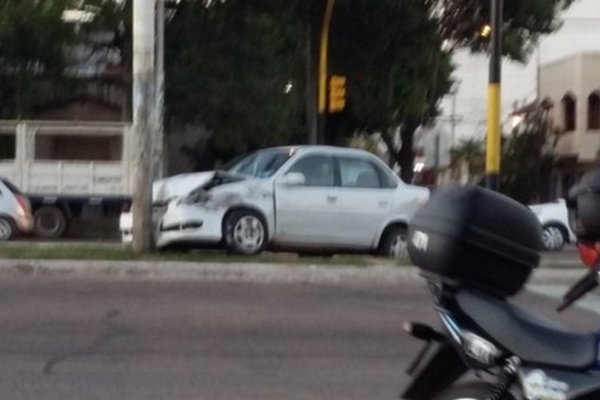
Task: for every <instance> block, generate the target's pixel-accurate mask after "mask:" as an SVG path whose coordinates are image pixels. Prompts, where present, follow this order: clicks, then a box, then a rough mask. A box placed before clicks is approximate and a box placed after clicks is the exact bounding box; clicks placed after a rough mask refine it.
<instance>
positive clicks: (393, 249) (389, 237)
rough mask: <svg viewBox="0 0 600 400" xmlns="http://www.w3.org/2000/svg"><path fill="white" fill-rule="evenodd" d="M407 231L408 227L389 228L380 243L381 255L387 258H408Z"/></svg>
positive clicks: (396, 226)
mask: <svg viewBox="0 0 600 400" xmlns="http://www.w3.org/2000/svg"><path fill="white" fill-rule="evenodd" d="M406 248H407V230H406V227H404V226H401V225H395V226H391V227H389V228H387V229H386V230H385V232H384V233H383V236H382V237H381V241H380V242H379V251H378V252H379V254H380V255H382V256H385V257H392V258H402V257H407V256H408V252H407V250H406Z"/></svg>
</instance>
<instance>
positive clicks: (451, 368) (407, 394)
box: [400, 341, 468, 400]
mask: <svg viewBox="0 0 600 400" xmlns="http://www.w3.org/2000/svg"><path fill="white" fill-rule="evenodd" d="M467 369H468V367H467V365H466V364H465V363H464V362H463V360H462V359H461V357H460V355H459V354H458V352H457V351H456V349H455V348H454V347H453V346H452V345H451V344H450V343H448V342H446V341H429V342H427V343H426V344H425V346H424V347H423V349H422V351H421V352H420V353H419V354H418V355H417V357H416V358H415V360H414V361H413V363H412V364H411V366H410V367H409V369H408V370H407V373H408V374H409V375H410V376H411V378H410V382H409V383H408V385H407V386H406V388H405V389H404V391H403V392H402V394H401V395H400V397H401V398H403V399H407V400H423V399H429V398H432V397H433V396H435V395H436V394H438V393H439V392H441V391H442V390H444V389H446V388H447V387H448V386H450V385H451V384H452V383H453V382H455V381H456V380H457V379H458V378H460V377H461V376H462V375H463V374H464V373H465V372H466V371H467Z"/></svg>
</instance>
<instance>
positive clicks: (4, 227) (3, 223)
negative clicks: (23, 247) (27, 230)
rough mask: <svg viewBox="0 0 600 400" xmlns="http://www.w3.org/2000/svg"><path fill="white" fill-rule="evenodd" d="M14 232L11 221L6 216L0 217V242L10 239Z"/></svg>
mask: <svg viewBox="0 0 600 400" xmlns="http://www.w3.org/2000/svg"><path fill="white" fill-rule="evenodd" d="M14 233H15V230H14V228H13V224H12V222H10V220H8V219H7V218H0V242H2V241H6V240H10V239H11V238H12V237H13V235H14Z"/></svg>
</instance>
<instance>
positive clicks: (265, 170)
mask: <svg viewBox="0 0 600 400" xmlns="http://www.w3.org/2000/svg"><path fill="white" fill-rule="evenodd" d="M294 154H295V153H294V152H293V151H290V150H261V151H257V152H255V153H252V154H250V155H248V156H247V157H244V158H243V159H241V160H239V161H237V162H236V163H235V165H233V167H231V168H229V172H231V173H235V174H242V175H248V176H251V177H254V178H268V177H270V176H272V175H273V174H274V173H275V172H277V170H278V169H279V168H280V167H281V166H282V165H283V164H285V163H286V162H287V160H289V159H290V157H292V156H293V155H294Z"/></svg>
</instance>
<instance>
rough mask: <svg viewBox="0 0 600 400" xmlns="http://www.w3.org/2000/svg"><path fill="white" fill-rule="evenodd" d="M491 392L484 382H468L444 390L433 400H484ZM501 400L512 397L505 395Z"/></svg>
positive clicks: (508, 394) (490, 388)
mask: <svg viewBox="0 0 600 400" xmlns="http://www.w3.org/2000/svg"><path fill="white" fill-rule="evenodd" d="M493 390H494V387H493V386H492V385H491V384H489V383H486V382H468V383H463V384H460V385H456V386H452V387H450V388H448V389H446V390H445V391H443V392H442V393H440V394H439V395H437V396H435V397H434V400H485V399H488V398H489V397H490V396H491V394H492V392H493ZM502 400H514V397H513V396H511V395H510V393H507V394H506V395H504V396H503V397H502Z"/></svg>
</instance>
